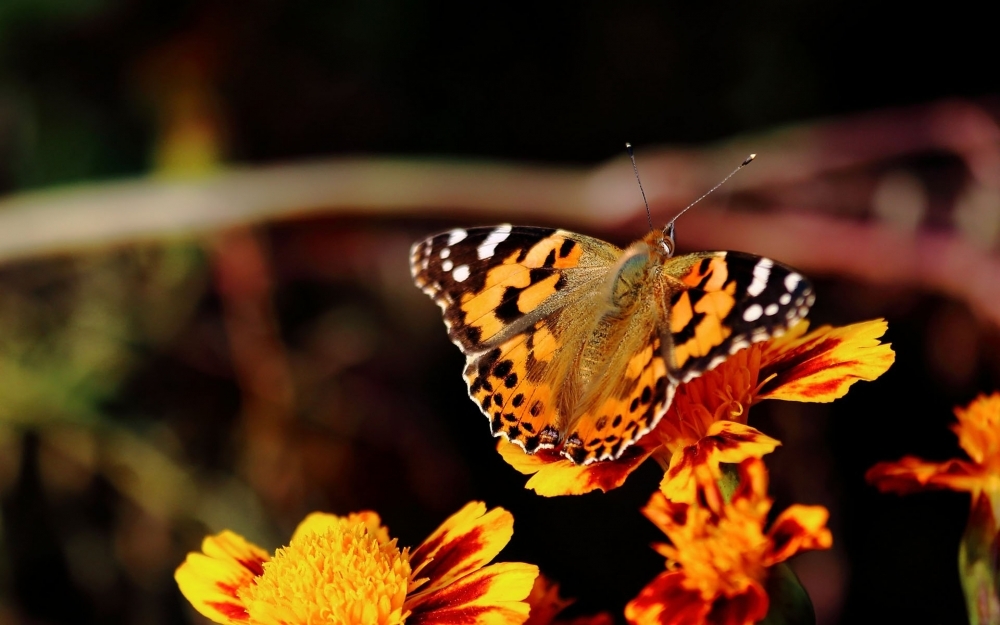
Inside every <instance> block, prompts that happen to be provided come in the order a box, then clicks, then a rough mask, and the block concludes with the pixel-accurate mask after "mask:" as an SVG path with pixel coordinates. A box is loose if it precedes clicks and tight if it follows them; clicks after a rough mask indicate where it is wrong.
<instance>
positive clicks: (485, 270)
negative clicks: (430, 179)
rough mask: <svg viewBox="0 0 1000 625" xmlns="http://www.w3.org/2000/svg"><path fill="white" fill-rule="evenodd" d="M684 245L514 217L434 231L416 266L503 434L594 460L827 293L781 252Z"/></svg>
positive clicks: (616, 450)
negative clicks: (686, 387) (607, 237)
mask: <svg viewBox="0 0 1000 625" xmlns="http://www.w3.org/2000/svg"><path fill="white" fill-rule="evenodd" d="M674 249H675V247H674V239H673V230H672V222H671V225H670V229H669V230H668V229H664V230H663V231H660V230H652V231H651V232H650V233H649V234H648V235H646V236H645V237H643V238H642V239H640V240H638V241H636V242H635V243H633V244H631V245H629V246H628V247H627V248H625V249H624V250H623V249H620V248H618V247H616V246H615V245H612V244H611V243H608V242H605V241H602V240H600V239H596V238H593V237H588V236H584V235H582V234H576V233H573V232H568V231H566V230H557V229H553V228H540V227H530V226H511V225H506V224H505V225H500V226H493V227H478V228H468V229H455V230H451V231H450V232H445V233H442V234H438V235H436V236H432V237H430V238H428V239H425V240H424V241H421V242H419V243H416V244H415V245H414V246H413V247H412V249H411V253H410V266H411V270H412V273H413V278H414V281H415V282H416V284H417V286H419V287H420V288H421V289H423V290H424V292H426V293H427V294H428V295H430V297H431V298H432V299H433V300H434V301H435V302H436V303H437V304H438V305H439V306H440V307H441V309H442V311H443V312H444V322H445V325H446V326H447V328H448V336H449V337H450V338H451V340H452V341H453V342H454V343H455V344H456V345H457V346H458V347H459V349H461V350H462V353H463V354H465V356H466V367H465V371H464V378H465V381H466V383H467V384H468V387H469V396H470V397H471V398H472V400H473V401H475V402H476V404H477V405H478V406H479V407H480V409H481V410H482V412H483V413H484V414H485V415H486V416H487V417H488V418H489V423H490V429H491V431H492V432H493V435H494V436H503V437H504V438H506V439H508V440H510V441H512V442H514V443H517V444H518V445H519V446H521V447H522V448H523V449H524V451H525V452H527V453H534V452H535V451H537V450H539V449H551V448H558V450H559V452H560V453H561V454H562V455H563V456H565V457H566V458H569V459H570V460H572V461H573V462H575V463H577V464H588V463H591V462H595V461H600V460H610V459H615V458H618V457H619V456H621V454H622V452H623V451H624V450H625V449H626V448H627V447H628V446H630V445H632V444H633V443H635V442H636V441H638V440H639V439H640V438H641V437H642V436H644V435H645V434H647V433H648V432H649V431H650V430H652V429H653V428H654V427H656V424H657V423H658V422H659V420H660V418H661V417H663V415H664V414H665V413H666V412H667V409H668V408H669V407H670V403H671V401H672V399H673V396H674V392H675V390H676V389H677V386H678V385H679V384H682V383H684V382H687V381H689V380H691V379H692V378H694V377H696V376H699V375H701V374H703V373H704V372H706V371H708V370H710V369H712V368H714V367H716V366H717V365H718V364H720V363H721V362H722V361H724V360H725V359H726V358H728V357H729V356H730V355H731V354H733V353H735V352H737V351H739V350H741V349H743V348H745V347H747V346H749V345H750V344H751V343H755V342H758V341H763V340H766V339H768V338H771V337H773V336H777V335H780V334H781V333H783V332H784V331H785V330H786V329H788V328H789V327H791V326H792V325H794V324H795V323H796V322H798V321H799V320H800V319H802V318H803V317H805V316H806V314H807V313H808V311H809V308H810V306H812V304H813V302H814V299H815V297H814V295H813V289H812V286H811V284H810V283H809V281H808V280H807V279H806V278H805V277H803V276H802V275H801V274H799V273H798V272H796V271H794V270H793V269H791V268H789V267H787V266H785V265H782V264H780V263H778V262H775V261H773V260H770V259H768V258H763V257H760V256H754V255H752V254H745V253H741V252H696V253H693V254H684V255H679V256H674V255H673V251H674Z"/></svg>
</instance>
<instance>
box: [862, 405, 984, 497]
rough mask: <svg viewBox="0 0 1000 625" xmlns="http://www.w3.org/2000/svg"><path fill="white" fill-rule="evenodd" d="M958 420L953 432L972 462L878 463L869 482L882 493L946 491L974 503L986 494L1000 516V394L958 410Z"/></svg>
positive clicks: (917, 460) (904, 460)
mask: <svg viewBox="0 0 1000 625" xmlns="http://www.w3.org/2000/svg"><path fill="white" fill-rule="evenodd" d="M955 417H957V418H958V423H956V424H954V425H953V426H952V430H953V431H954V432H955V434H956V435H957V436H958V444H959V445H961V447H962V449H964V450H965V453H967V454H968V455H969V460H962V459H959V458H955V459H952V460H946V461H944V462H927V461H926V460H921V459H920V458H916V457H914V456H906V457H904V458H902V459H900V460H899V461H898V462H880V463H878V464H877V465H875V466H874V467H872V468H871V469H869V470H868V475H867V478H868V481H869V482H871V483H872V484H874V485H875V486H877V487H878V488H879V489H880V490H882V491H883V492H885V491H893V492H898V493H908V492H913V491H917V490H924V489H935V488H938V489H939V488H946V489H949V490H957V491H966V492H970V493H972V495H973V501H975V500H976V499H977V498H978V496H979V495H980V494H984V495H986V496H987V497H988V498H989V499H990V501H991V502H993V507H994V509H995V514H996V516H997V517H1000V393H993V394H992V395H989V396H986V395H981V396H979V397H978V398H976V399H975V400H974V401H973V402H972V403H971V404H969V405H968V407H966V408H955Z"/></svg>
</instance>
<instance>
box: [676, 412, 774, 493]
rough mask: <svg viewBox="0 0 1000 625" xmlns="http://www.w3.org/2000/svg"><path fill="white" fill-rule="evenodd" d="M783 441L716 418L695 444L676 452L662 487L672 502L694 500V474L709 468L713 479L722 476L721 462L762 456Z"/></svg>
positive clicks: (695, 488)
mask: <svg viewBox="0 0 1000 625" xmlns="http://www.w3.org/2000/svg"><path fill="white" fill-rule="evenodd" d="M780 444H781V443H780V442H779V441H777V440H775V439H773V438H771V437H770V436H767V435H766V434H763V433H761V432H760V431H758V430H755V429H754V428H752V427H750V426H749V425H743V424H742V423H736V422H735V421H716V422H715V423H713V424H712V425H710V426H709V427H708V431H707V432H706V434H705V436H704V437H702V438H701V440H699V441H698V442H697V443H695V444H694V445H688V446H687V447H682V448H680V449H677V450H676V451H674V453H673V455H672V456H671V458H670V466H669V467H668V468H667V472H666V473H665V474H664V475H663V480H662V481H661V482H660V490H661V491H662V492H663V494H664V495H665V496H666V497H667V499H669V500H670V501H672V502H678V503H680V502H693V501H694V497H695V495H696V493H697V489H698V483H697V480H696V479H695V474H696V473H697V471H698V470H699V468H702V467H704V468H706V469H707V470H708V471H709V472H710V473H711V475H712V476H713V480H718V479H719V478H720V477H721V470H720V468H719V463H722V462H726V463H732V464H738V463H740V462H743V461H744V460H746V459H747V458H762V457H764V455H765V454H769V453H771V452H772V451H774V449H775V448H776V447H777V446H778V445H780Z"/></svg>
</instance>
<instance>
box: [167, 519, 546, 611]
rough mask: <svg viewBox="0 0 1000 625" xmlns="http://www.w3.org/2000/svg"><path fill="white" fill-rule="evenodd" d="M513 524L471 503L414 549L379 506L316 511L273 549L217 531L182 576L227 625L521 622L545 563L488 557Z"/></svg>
mask: <svg viewBox="0 0 1000 625" xmlns="http://www.w3.org/2000/svg"><path fill="white" fill-rule="evenodd" d="M513 532H514V518H513V517H512V516H511V514H510V513H509V512H507V511H506V510H504V509H503V508H493V509H492V510H489V511H487V510H486V506H485V504H483V503H481V502H471V503H469V504H467V505H466V506H465V507H464V508H462V509H461V510H459V511H458V512H457V513H455V514H454V515H452V516H451V517H450V518H449V519H448V520H446V521H445V522H444V523H443V524H442V525H441V526H440V527H439V528H438V529H437V530H436V531H435V532H434V533H433V534H431V536H430V537H429V538H428V539H427V540H425V541H424V542H423V544H421V545H420V546H419V547H417V548H416V549H415V550H413V552H412V553H410V551H409V549H406V548H404V549H400V548H399V547H398V546H397V545H396V541H395V539H393V540H390V539H389V532H388V529H386V528H385V527H383V526H382V525H381V521H380V519H379V516H378V515H377V514H375V513H374V512H360V513H357V514H351V515H348V516H346V517H339V516H335V515H332V514H324V513H319V512H316V513H313V514H310V515H309V516H307V517H306V518H305V520H303V521H302V523H300V524H299V527H298V528H297V529H296V530H295V533H294V534H293V535H292V538H291V541H289V544H288V546H287V547H282V548H280V549H278V550H277V551H276V552H275V554H274V556H273V557H272V556H269V555H268V554H267V552H266V551H264V550H263V549H261V548H260V547H257V546H256V545H254V544H252V543H250V542H248V541H247V540H245V539H244V538H243V537H241V536H239V535H237V534H235V533H233V532H229V531H224V532H222V533H220V534H216V535H214V536H209V537H207V538H205V540H204V542H203V543H202V551H201V553H190V554H188V556H187V559H186V560H185V561H184V563H183V564H181V565H180V567H178V568H177V571H176V572H175V573H174V578H175V579H176V580H177V584H178V586H179V587H180V590H181V593H182V594H183V595H184V596H185V597H186V598H187V599H188V601H190V602H191V604H192V605H193V606H194V608H195V609H196V610H198V611H199V612H200V613H202V614H203V615H205V616H206V617H208V618H209V619H211V620H213V621H215V622H216V623H223V624H227V625H236V624H243V623H246V624H252V625H257V624H260V625H312V624H318V623H337V624H338V625H399V624H401V623H407V624H408V625H415V624H416V625H437V624H442V625H443V624H453V623H467V624H469V625H473V624H482V625H521V624H522V623H524V622H525V620H526V619H527V618H528V611H529V604H528V603H527V602H526V601H525V598H526V597H527V596H528V593H529V592H530V591H531V588H532V584H533V583H534V581H535V577H537V575H538V568H537V567H535V566H534V565H531V564H524V563H521V562H503V563H498V564H492V565H489V566H486V565H487V564H488V563H489V562H490V561H491V560H493V558H494V557H496V555H497V554H498V553H499V552H500V550H501V549H503V547H504V546H506V544H507V543H508V542H509V541H510V538H511V536H512V535H513Z"/></svg>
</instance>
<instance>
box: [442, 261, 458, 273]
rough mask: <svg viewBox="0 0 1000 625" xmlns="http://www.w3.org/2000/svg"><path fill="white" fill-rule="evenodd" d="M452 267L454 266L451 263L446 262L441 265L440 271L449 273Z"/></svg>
mask: <svg viewBox="0 0 1000 625" xmlns="http://www.w3.org/2000/svg"><path fill="white" fill-rule="evenodd" d="M454 266H455V264H454V263H452V262H451V261H450V260H446V261H444V262H443V263H441V269H442V270H444V271H451V268H452V267H454Z"/></svg>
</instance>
